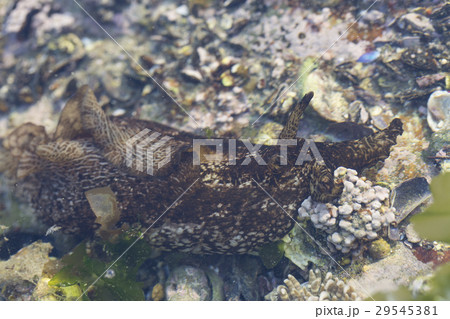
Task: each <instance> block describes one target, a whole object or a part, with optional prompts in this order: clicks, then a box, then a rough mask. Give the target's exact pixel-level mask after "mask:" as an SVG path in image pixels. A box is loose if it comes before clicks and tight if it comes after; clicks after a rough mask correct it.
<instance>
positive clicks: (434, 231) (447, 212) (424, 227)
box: [411, 173, 450, 243]
mask: <svg viewBox="0 0 450 319" xmlns="http://www.w3.org/2000/svg"><path fill="white" fill-rule="evenodd" d="M430 189H431V193H432V195H433V204H431V205H430V206H429V207H428V208H427V209H425V211H424V212H423V213H422V214H419V215H416V216H413V217H412V218H411V222H412V223H413V224H414V229H415V230H416V231H417V233H419V235H420V236H421V237H422V238H426V239H428V240H436V241H443V242H447V243H450V233H449V232H448V225H450V197H449V196H448V190H449V189H450V173H445V174H441V175H439V176H436V177H435V178H434V179H433V180H432V181H431V184H430Z"/></svg>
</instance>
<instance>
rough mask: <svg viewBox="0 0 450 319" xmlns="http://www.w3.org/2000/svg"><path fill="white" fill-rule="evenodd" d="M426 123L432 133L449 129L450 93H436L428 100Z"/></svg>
mask: <svg viewBox="0 0 450 319" xmlns="http://www.w3.org/2000/svg"><path fill="white" fill-rule="evenodd" d="M427 107H428V113H427V122H428V125H429V126H430V128H431V129H432V130H433V132H437V131H441V130H449V129H450V93H449V92H447V91H436V92H434V93H433V94H431V95H430V98H429V99H428V104H427Z"/></svg>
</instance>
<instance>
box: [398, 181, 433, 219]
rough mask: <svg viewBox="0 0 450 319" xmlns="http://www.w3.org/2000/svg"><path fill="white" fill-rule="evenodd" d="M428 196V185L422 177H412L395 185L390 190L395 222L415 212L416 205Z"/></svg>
mask: <svg viewBox="0 0 450 319" xmlns="http://www.w3.org/2000/svg"><path fill="white" fill-rule="evenodd" d="M430 198H431V192H430V187H429V185H428V182H427V180H426V179H425V178H424V177H417V178H413V179H410V180H407V181H405V182H403V183H401V184H399V185H398V186H396V187H395V188H394V189H393V190H392V206H393V207H394V208H395V221H396V224H400V223H401V222H402V221H403V220H404V219H405V218H406V217H408V216H410V215H413V214H414V213H417V212H418V211H419V210H418V207H420V206H421V205H422V204H424V203H425V202H426V201H427V200H429V199H430Z"/></svg>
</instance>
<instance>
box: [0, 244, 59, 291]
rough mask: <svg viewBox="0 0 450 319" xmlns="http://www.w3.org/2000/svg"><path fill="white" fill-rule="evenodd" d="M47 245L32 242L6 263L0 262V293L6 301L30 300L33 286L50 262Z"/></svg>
mask: <svg viewBox="0 0 450 319" xmlns="http://www.w3.org/2000/svg"><path fill="white" fill-rule="evenodd" d="M52 248H53V247H52V245H51V244H49V243H42V242H34V243H32V244H31V245H29V246H27V247H24V248H22V249H21V250H19V251H18V252H17V253H16V254H15V255H14V256H11V258H9V259H8V260H6V261H0V291H3V294H5V293H6V297H7V299H22V300H23V299H31V294H32V291H33V288H34V286H35V285H36V283H37V282H38V280H39V278H40V277H41V276H42V272H43V270H44V266H45V264H47V263H48V262H49V261H50V258H49V256H48V254H49V253H50V251H51V250H52Z"/></svg>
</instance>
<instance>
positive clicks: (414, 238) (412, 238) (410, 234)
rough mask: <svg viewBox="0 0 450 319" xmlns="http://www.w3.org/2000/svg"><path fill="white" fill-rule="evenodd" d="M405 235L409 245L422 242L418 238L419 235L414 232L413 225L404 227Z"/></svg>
mask: <svg viewBox="0 0 450 319" xmlns="http://www.w3.org/2000/svg"><path fill="white" fill-rule="evenodd" d="M405 234H406V239H408V241H409V242H410V243H413V244H417V243H420V242H421V241H422V238H420V236H419V234H418V233H417V232H416V231H415V230H414V226H413V224H409V225H408V226H406V229H405Z"/></svg>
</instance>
